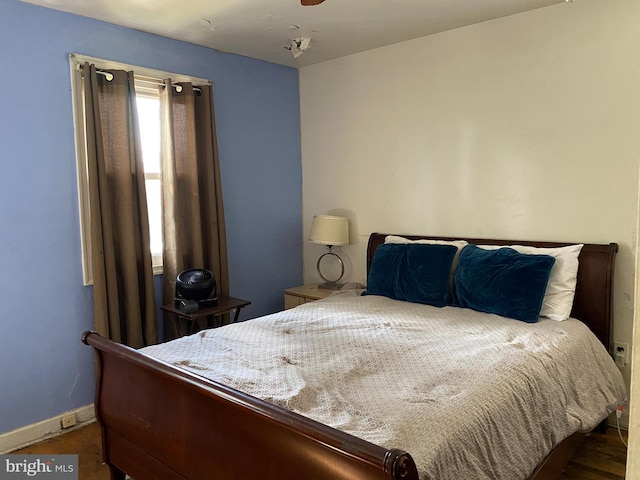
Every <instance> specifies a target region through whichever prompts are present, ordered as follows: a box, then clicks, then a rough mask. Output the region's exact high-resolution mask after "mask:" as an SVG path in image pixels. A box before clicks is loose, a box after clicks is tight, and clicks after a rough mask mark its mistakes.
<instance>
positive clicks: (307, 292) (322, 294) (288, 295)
mask: <svg viewBox="0 0 640 480" xmlns="http://www.w3.org/2000/svg"><path fill="white" fill-rule="evenodd" d="M333 292H334V290H325V289H323V288H318V285H302V286H300V287H293V288H287V289H286V290H285V291H284V309H285V310H288V309H289V308H293V307H297V306H298V305H302V304H303V303H307V302H313V301H315V300H320V299H322V298H326V297H328V296H329V295H331V294H332V293H333Z"/></svg>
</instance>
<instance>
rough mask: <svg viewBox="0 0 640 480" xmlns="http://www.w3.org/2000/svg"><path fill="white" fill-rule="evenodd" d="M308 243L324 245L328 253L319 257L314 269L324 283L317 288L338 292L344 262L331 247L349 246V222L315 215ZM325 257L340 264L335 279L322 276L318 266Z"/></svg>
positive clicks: (331, 216) (339, 218) (328, 216)
mask: <svg viewBox="0 0 640 480" xmlns="http://www.w3.org/2000/svg"><path fill="white" fill-rule="evenodd" d="M309 241H310V242H313V243H319V244H321V245H326V246H327V248H328V249H329V251H328V252H327V253H325V254H323V255H321V256H320V258H319V259H318V263H317V264H316V268H317V269H318V275H319V276H320V278H321V279H322V280H324V283H321V284H320V285H318V288H326V289H329V290H338V289H339V288H340V287H341V285H340V284H339V283H338V282H339V281H340V280H341V279H342V277H343V276H344V262H343V261H342V259H341V258H340V257H339V256H338V255H337V254H336V253H334V252H333V247H335V246H339V245H348V244H349V220H348V219H347V218H345V217H336V216H333V215H315V216H314V217H313V222H311V233H309ZM327 257H335V258H336V259H337V261H338V263H339V264H340V276H339V277H338V278H336V279H333V280H332V279H330V278H327V277H325V276H324V275H323V274H322V271H321V269H320V264H321V263H322V260H323V259H327Z"/></svg>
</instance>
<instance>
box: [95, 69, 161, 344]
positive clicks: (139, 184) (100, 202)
mask: <svg viewBox="0 0 640 480" xmlns="http://www.w3.org/2000/svg"><path fill="white" fill-rule="evenodd" d="M108 73H110V74H112V75H113V79H112V80H111V81H107V79H106V77H105V76H104V75H98V74H96V69H95V66H93V65H89V64H88V63H86V64H85V65H84V68H83V77H84V96H85V111H86V137H87V162H88V181H89V195H90V200H89V202H90V212H91V248H92V256H91V261H92V272H93V311H94V328H95V329H96V331H97V332H98V333H100V334H101V335H103V336H105V337H108V338H110V339H112V340H114V341H116V342H120V343H124V344H126V345H130V346H132V347H135V348H139V347H142V346H145V345H150V344H153V343H157V341H158V327H157V321H156V320H157V319H156V307H155V301H154V291H153V266H152V261H151V252H150V246H149V220H148V217H147V200H146V195H145V183H144V167H143V164H142V154H141V148H140V142H139V133H138V119H137V113H136V108H135V90H134V79H133V73H132V72H124V71H120V70H110V71H109V72H108Z"/></svg>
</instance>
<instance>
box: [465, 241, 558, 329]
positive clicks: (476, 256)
mask: <svg viewBox="0 0 640 480" xmlns="http://www.w3.org/2000/svg"><path fill="white" fill-rule="evenodd" d="M555 261H556V260H555V258H553V257H551V256H549V255H525V254H522V253H518V252H516V251H515V250H514V249H512V248H508V247H504V248H499V249H497V250H483V249H482V248H479V247H477V246H476V245H467V246H466V247H464V248H463V249H462V251H461V252H460V257H459V259H458V268H457V269H456V273H455V276H454V279H455V282H454V285H455V297H456V302H455V304H456V305H457V306H459V307H466V308H472V309H473V310H478V311H481V312H487V313H495V314H498V315H502V316H503V317H509V318H515V319H517V320H522V321H524V322H529V323H533V322H537V321H538V317H539V315H540V309H541V308H542V299H543V298H544V292H545V290H546V288H547V282H548V280H549V273H550V272H551V267H553V264H554V262H555Z"/></svg>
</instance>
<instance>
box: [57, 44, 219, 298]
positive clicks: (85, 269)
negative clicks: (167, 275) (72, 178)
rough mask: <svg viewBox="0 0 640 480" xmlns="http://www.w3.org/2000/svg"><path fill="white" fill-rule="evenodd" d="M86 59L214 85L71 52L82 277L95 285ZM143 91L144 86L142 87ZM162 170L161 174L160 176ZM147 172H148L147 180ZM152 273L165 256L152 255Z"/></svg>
mask: <svg viewBox="0 0 640 480" xmlns="http://www.w3.org/2000/svg"><path fill="white" fill-rule="evenodd" d="M85 62H89V63H92V64H94V65H96V67H97V68H99V69H113V70H125V71H133V72H134V73H135V76H136V77H139V78H141V79H142V80H143V81H146V82H148V81H149V80H151V81H152V82H159V83H161V82H163V81H164V79H167V78H171V80H172V81H173V82H191V83H193V84H194V85H211V80H207V79H203V78H198V77H193V76H191V75H184V74H179V73H172V72H167V71H163V70H155V69H151V68H146V67H140V66H137V65H130V64H126V63H122V62H116V61H113V60H105V59H102V58H96V57H90V56H87V55H81V54H77V53H71V54H70V55H69V68H70V77H71V95H72V108H73V128H74V132H75V146H76V171H77V183H78V206H79V221H80V245H81V250H82V255H81V258H82V279H83V283H84V285H93V271H92V264H91V212H90V208H89V181H88V170H87V151H86V125H85V113H86V112H85V109H84V95H83V89H84V84H83V82H82V65H84V63H85ZM142 90H144V88H143V89H142ZM161 175H162V174H161V173H160V174H159V177H160V178H161ZM146 178H147V175H146V174H145V179H146ZM152 260H153V274H154V275H161V274H162V270H163V267H162V256H161V255H160V256H158V255H155V256H153V259H152Z"/></svg>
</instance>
